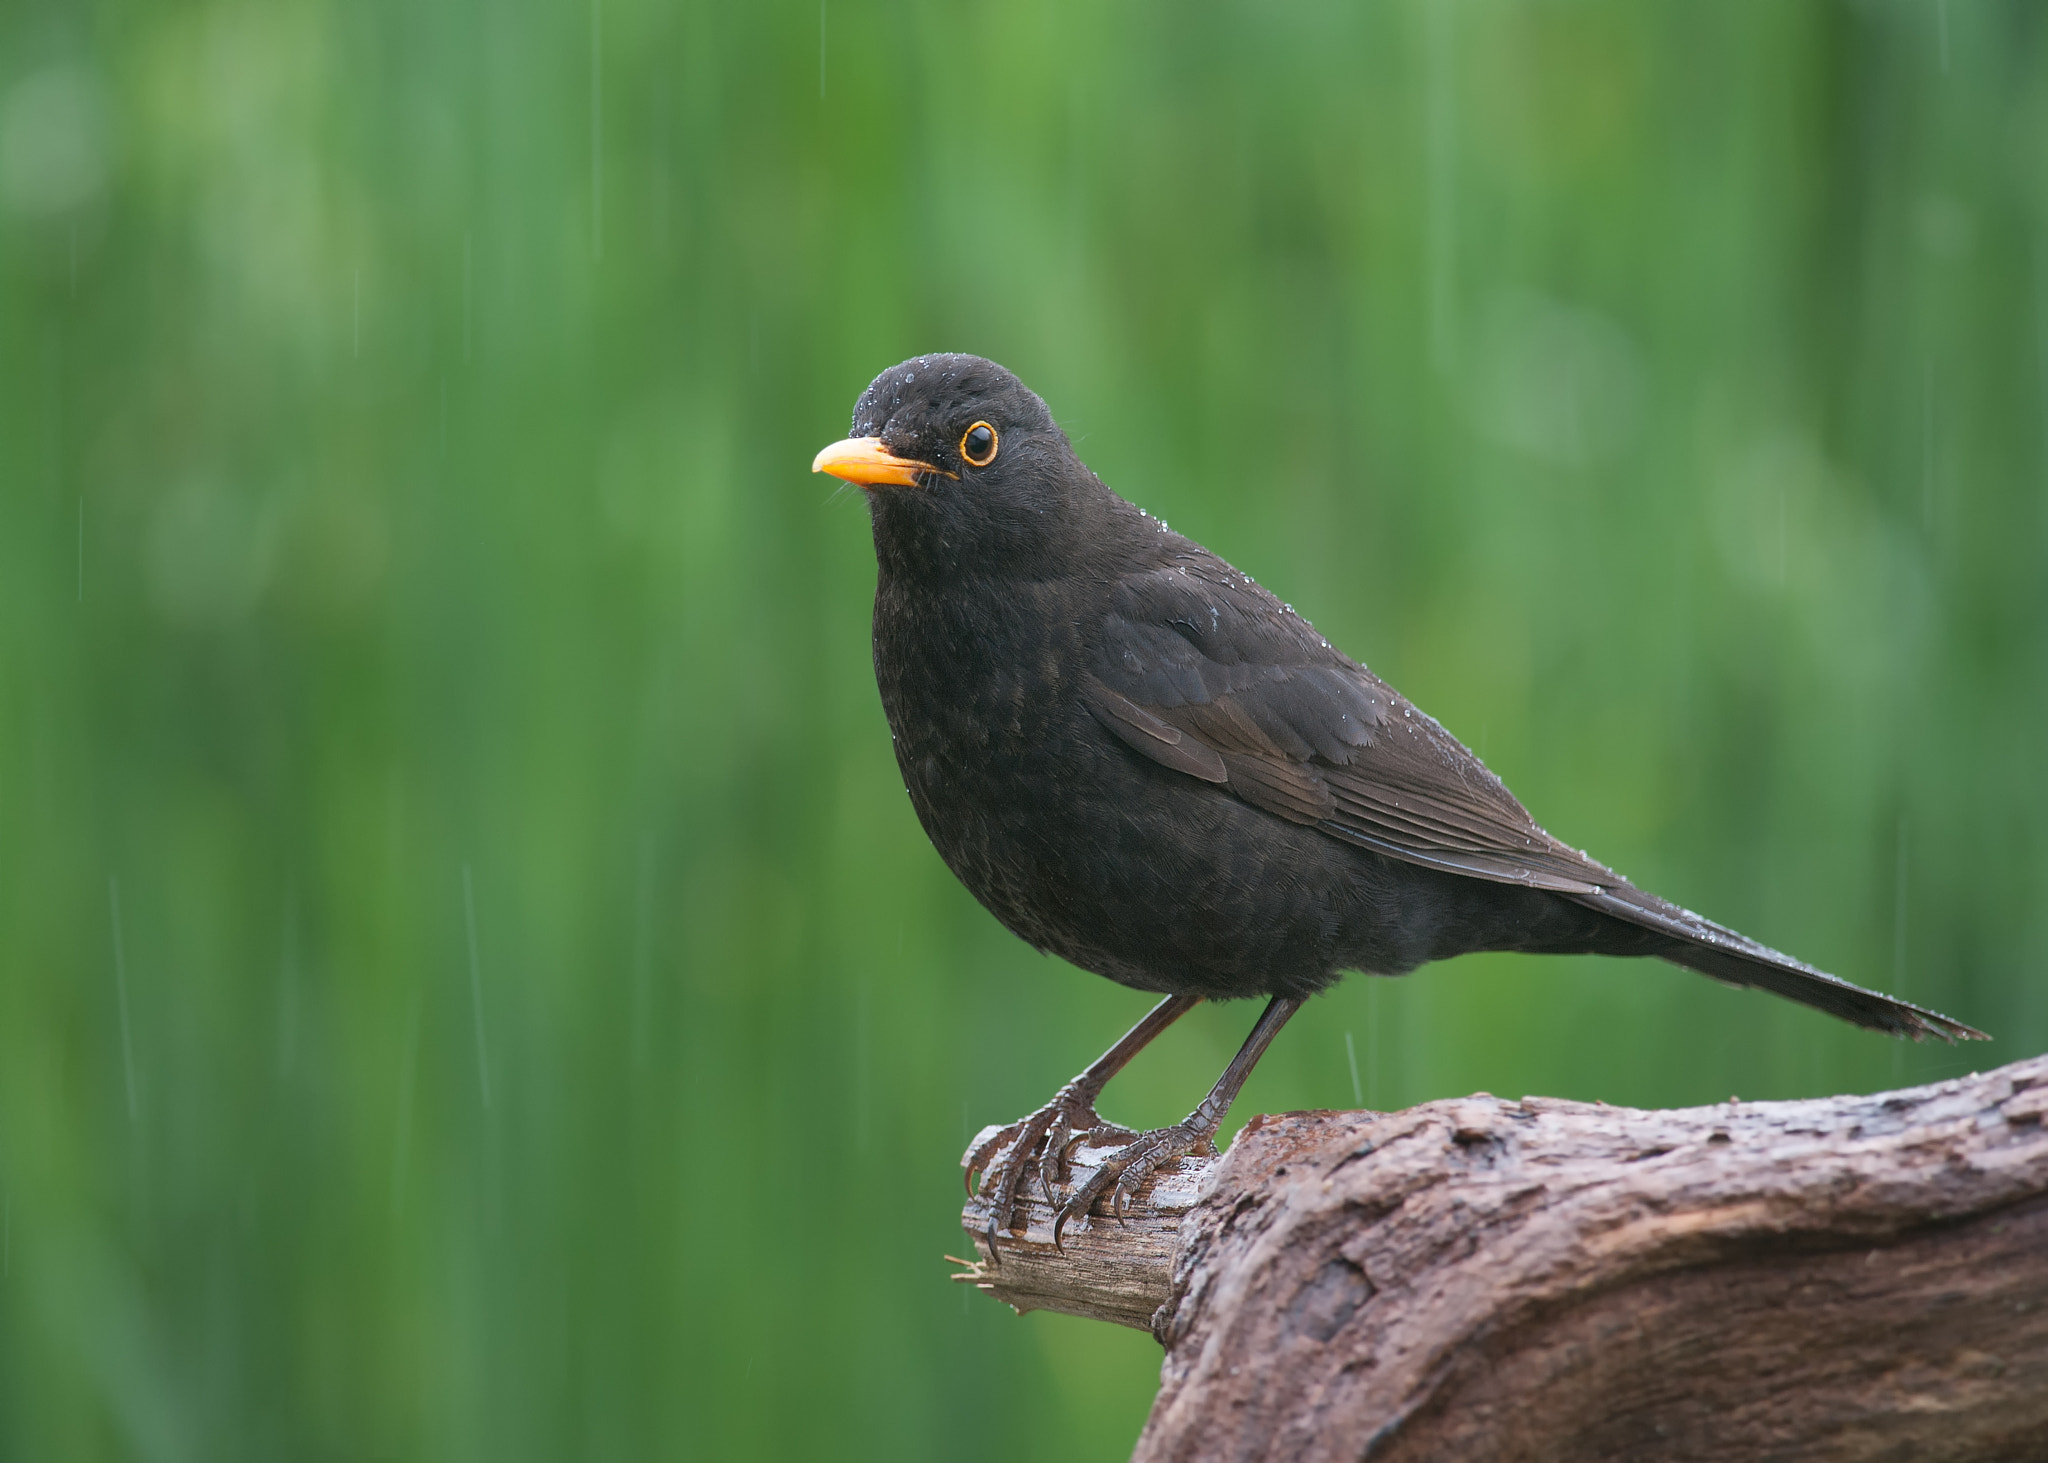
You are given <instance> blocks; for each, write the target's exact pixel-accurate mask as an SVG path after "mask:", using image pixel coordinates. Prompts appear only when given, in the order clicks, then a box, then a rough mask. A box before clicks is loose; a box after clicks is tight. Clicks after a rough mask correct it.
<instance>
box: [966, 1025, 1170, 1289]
mask: <svg viewBox="0 0 2048 1463" xmlns="http://www.w3.org/2000/svg"><path fill="white" fill-rule="evenodd" d="M1201 999H1202V998H1201V997H1200V996H1168V997H1167V998H1166V999H1165V1000H1163V1001H1161V1002H1160V1003H1159V1004H1158V1005H1156V1006H1154V1007H1153V1008H1152V1009H1151V1011H1150V1012H1148V1013H1147V1014H1146V1016H1145V1019H1144V1020H1142V1021H1140V1022H1139V1023H1138V1024H1137V1025H1136V1026H1133V1027H1132V1028H1131V1029H1130V1030H1129V1031H1127V1032H1125V1033H1124V1034H1123V1036H1122V1037H1121V1038H1119V1039H1118V1041H1117V1043H1116V1045H1115V1046H1113V1047H1111V1048H1110V1049H1109V1050H1108V1051H1106V1052H1104V1053H1103V1054H1102V1055H1101V1056H1099V1057H1097V1058H1096V1059H1095V1060H1094V1061H1093V1062H1092V1063H1090V1064H1089V1066H1088V1069H1087V1070H1086V1071H1084V1072H1083V1073H1081V1075H1080V1076H1078V1077H1076V1078H1075V1079H1074V1080H1073V1081H1071V1082H1069V1083H1068V1084H1067V1085H1066V1086H1064V1087H1062V1088H1061V1089H1060V1090H1059V1092H1058V1093H1057V1094H1055V1095H1054V1097H1053V1100H1052V1101H1051V1102H1049V1103H1047V1104H1046V1105H1045V1106H1044V1107H1042V1108H1040V1109H1039V1110H1038V1111H1037V1112H1035V1113H1032V1114H1031V1115H1030V1116H1029V1117H1026V1118H1019V1119H1018V1120H1017V1121H1016V1122H1014V1123H1011V1124H1010V1125H1009V1126H1008V1127H1006V1128H1003V1129H1001V1130H1000V1131H998V1132H995V1133H992V1134H990V1135H989V1136H988V1137H987V1138H985V1139H983V1140H982V1141H981V1142H979V1143H977V1144H975V1145H974V1146H973V1147H972V1148H969V1149H968V1150H967V1152H966V1153H964V1154H962V1155H961V1158H960V1167H961V1168H962V1169H963V1170H965V1172H966V1178H967V1192H968V1193H970V1194H971V1193H973V1192H974V1180H975V1177H976V1175H979V1174H986V1175H987V1182H985V1183H984V1184H983V1185H982V1186H981V1189H982V1193H983V1194H984V1195H986V1196H987V1197H988V1199H989V1229H988V1237H989V1248H990V1250H991V1251H993V1250H994V1248H995V1236H996V1232H997V1231H998V1230H1007V1229H1009V1228H1011V1227H1012V1225H1011V1220H1012V1217H1013V1216H1014V1214H1015V1213H1016V1208H1017V1188H1018V1186H1019V1184H1021V1183H1022V1182H1023V1180H1024V1176H1025V1174H1026V1173H1027V1172H1028V1171H1029V1170H1030V1168H1031V1167H1032V1160H1033V1159H1034V1158H1037V1159H1038V1160H1039V1162H1038V1165H1037V1166H1038V1170H1039V1181H1040V1182H1041V1183H1042V1184H1045V1185H1046V1198H1047V1199H1048V1200H1051V1199H1052V1197H1053V1195H1052V1188H1051V1185H1052V1182H1053V1180H1054V1179H1060V1178H1064V1175H1065V1171H1066V1154H1067V1150H1068V1149H1070V1148H1072V1147H1073V1145H1074V1144H1075V1143H1076V1142H1078V1141H1080V1139H1081V1138H1085V1137H1087V1136H1088V1135H1089V1134H1090V1133H1099V1134H1103V1135H1104V1136H1106V1137H1126V1138H1135V1137H1136V1136H1137V1134H1135V1133H1133V1132H1131V1131H1130V1130H1129V1129H1128V1128H1119V1127H1116V1126H1114V1125H1112V1124H1108V1123H1105V1122H1103V1121H1102V1119H1101V1117H1099V1116H1098V1115H1097V1114H1096V1111H1095V1099H1096V1098H1097V1097H1100V1096H1101V1095H1102V1089H1103V1088H1104V1087H1105V1086H1107V1085H1108V1083H1109V1079H1110V1078H1112V1077H1114V1076H1115V1075H1116V1074H1117V1073H1118V1072H1121V1071H1122V1070H1123V1069H1124V1066H1125V1065H1126V1064H1127V1063H1128V1062H1129V1061H1130V1060H1131V1058H1132V1057H1135V1056H1136V1055H1137V1054H1138V1053H1139V1052H1141V1051H1143V1050H1144V1049H1145V1046H1146V1043H1148V1042H1150V1041H1151V1040H1152V1038H1153V1037H1155V1036H1157V1035H1159V1033H1160V1032H1162V1031H1164V1030H1166V1028H1167V1027H1169V1026H1171V1025H1173V1023H1174V1022H1176V1021H1178V1020H1179V1019H1180V1018H1181V1017H1183V1016H1185V1015H1186V1014H1187V1013H1188V1012H1189V1011H1192V1010H1193V1009H1194V1008H1195V1007H1196V1006H1197V1005H1198V1004H1200V1002H1201ZM1048 1160H1050V1166H1049V1167H1048V1162H1047V1161H1048Z"/></svg>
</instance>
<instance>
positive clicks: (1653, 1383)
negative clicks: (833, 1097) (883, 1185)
mask: <svg viewBox="0 0 2048 1463" xmlns="http://www.w3.org/2000/svg"><path fill="white" fill-rule="evenodd" d="M1099 1156H1100V1155H1091V1154H1089V1153H1088V1152H1087V1151H1086V1150H1083V1152H1082V1153H1081V1154H1080V1155H1078V1157H1079V1158H1080V1159H1081V1160H1082V1162H1083V1163H1084V1164H1085V1163H1086V1162H1087V1161H1088V1160H1089V1159H1090V1158H1091V1157H1099ZM1155 1189H1156V1191H1157V1192H1158V1193H1159V1195H1160V1196H1161V1199H1162V1200H1163V1201H1164V1202H1163V1204H1162V1205H1155V1203H1154V1201H1153V1199H1152V1197H1151V1195H1150V1194H1148V1195H1146V1196H1144V1197H1143V1200H1142V1203H1141V1209H1140V1212H1138V1213H1136V1214H1134V1215H1132V1216H1131V1217H1130V1220H1129V1222H1128V1223H1127V1225H1126V1226H1125V1227H1123V1228H1119V1227H1118V1226H1117V1225H1116V1224H1115V1223H1114V1222H1113V1221H1111V1220H1109V1219H1106V1218H1104V1217H1101V1216H1099V1215H1098V1216H1092V1217H1091V1218H1090V1219H1089V1220H1088V1222H1087V1223H1086V1224H1085V1225H1083V1226H1080V1227H1078V1228H1074V1227H1070V1228H1069V1230H1068V1231H1067V1236H1066V1246H1067V1254H1066V1255H1065V1256H1060V1255H1056V1254H1054V1253H1053V1251H1052V1250H1051V1246H1050V1229H1049V1223H1050V1213H1049V1211H1048V1209H1047V1208H1046V1207H1045V1205H1044V1204H1043V1202H1042V1201H1041V1202H1039V1203H1036V1204H1034V1205H1033V1206H1032V1208H1031V1209H1030V1221H1031V1227H1030V1229H1029V1230H1028V1231H1027V1232H1026V1233H1025V1234H1024V1235H1022V1236H1017V1237H1012V1236H1007V1235H1006V1236H1004V1237H1003V1238H1002V1239H1001V1241H1000V1244H999V1249H998V1253H997V1255H996V1256H994V1257H990V1256H989V1255H988V1253H987V1250H986V1247H985V1245H984V1246H983V1247H982V1248H981V1249H980V1251H979V1253H980V1255H981V1262H980V1263H979V1264H978V1265H976V1266H974V1267H972V1268H971V1269H970V1271H969V1272H968V1274H966V1275H964V1276H962V1277H960V1278H962V1279H965V1280H969V1281H971V1282H972V1283H975V1284H978V1285H980V1286H981V1287H982V1288H984V1289H987V1290H989V1291H990V1293H991V1294H993V1295H995V1296H996V1297H997V1298H999V1299H1003V1300H1008V1301H1010V1302H1011V1303H1012V1304H1015V1305H1018V1306H1019V1307H1020V1308H1025V1309H1029V1308H1045V1309H1056V1310H1063V1311H1071V1312H1075V1313H1077V1314H1082V1315H1091V1316H1096V1317H1099V1318H1102V1319H1110V1320H1117V1321H1121V1322H1122V1323H1124V1324H1127V1325H1140V1326H1144V1327H1146V1328H1147V1329H1150V1330H1152V1331H1153V1333H1154V1334H1155V1335H1157V1336H1158V1337H1159V1338H1160V1339H1161V1340H1162V1341H1163V1342H1164V1344H1165V1346H1166V1361H1165V1366H1164V1368H1163V1376H1162V1386H1161V1389H1160V1393H1159V1397H1158V1400H1157V1401H1156V1403H1155V1404H1154V1406H1153V1410H1152V1416H1151V1419H1150V1421H1149V1422H1148V1423H1147V1425H1146V1428H1145V1432H1144V1435H1143V1437H1142V1438H1141V1439H1140V1441H1139V1444H1138V1452H1137V1456H1138V1457H1139V1458H1140V1459H1146V1460H1159V1459H1176V1460H1178V1459H1206V1458H1231V1459H1259V1458H1272V1459H1280V1458H1285V1459H1301V1460H1322V1459H1339V1458H1342V1459H1358V1458H1369V1459H1374V1460H1402V1463H1409V1460H1423V1459H1488V1460H1531V1463H1534V1460H1544V1459H1555V1458H1567V1457H1568V1458H1572V1459H1574V1460H1580V1459H1585V1460H1599V1459H1617V1460H1619V1459H1635V1458H1646V1457H1654V1458H1657V1459H1659V1460H1682V1459H1702V1460H1705V1459H1716V1460H1719V1459H1726V1458H1744V1459H1753V1458H1787V1459H1791V1458H1798V1459H1809V1458H1810V1459H1829V1460H1877V1459H1899V1460H1906V1459H1911V1460H1916V1463H1917V1460H1924V1459H1941V1460H1973V1463H1974V1460H2005V1459H2010V1460H2015V1463H2017V1460H2038V1459H2044V1458H2048V1058H2035V1059H2033V1060H2030V1061H2025V1062H2019V1063H2015V1064H2014V1065H2012V1066H2009V1067H2005V1068H2002V1069H2000V1070H1999V1071H1996V1072H1990V1073H1986V1074H1984V1075H1981V1076H1977V1075H1972V1076H1971V1077H1968V1078H1963V1079H1958V1080H1956V1081H1951V1082H1944V1083H1940V1084H1937V1085H1934V1086H1930V1087H1921V1088H1914V1089H1910V1090H1907V1091H1902V1092H1892V1093H1880V1094H1877V1095H1875V1096H1869V1097H1839V1098H1831V1099H1826V1100H1816V1101H1807V1102H1769V1103H1744V1102H1737V1101H1732V1100H1731V1101H1730V1102H1728V1103H1725V1104H1721V1105H1719V1106H1715V1107H1709V1108H1694V1109H1686V1110H1681V1111H1672V1112H1642V1111H1636V1110H1633V1109H1627V1108H1614V1107H1606V1106H1604V1105H1600V1104H1589V1103H1577V1102H1561V1101H1556V1100H1551V1099H1546V1098H1525V1099H1523V1100H1522V1101H1520V1102H1511V1101H1502V1100H1499V1099H1496V1098H1493V1097H1490V1096H1488V1095H1486V1094H1484V1093H1481V1094H1478V1095H1476V1096H1473V1097H1469V1098H1463V1099H1458V1100H1455V1101H1447V1102H1436V1103H1430V1104H1427V1105H1425V1106H1423V1107H1418V1108H1414V1109H1412V1110H1410V1111H1407V1112H1400V1113H1389V1114H1374V1113H1290V1114H1287V1115H1284V1116H1281V1117H1277V1118H1255V1119H1253V1120H1252V1122H1251V1123H1250V1124H1248V1125H1247V1126H1246V1127H1245V1129H1244V1131H1243V1132H1242V1133H1241V1134H1240V1135H1239V1137H1238V1140H1237V1142H1236V1143H1235V1144H1234V1145H1233V1146H1232V1148H1231V1150H1230V1152H1229V1154H1228V1155H1227V1156H1225V1157H1224V1158H1222V1159H1215V1160H1206V1161H1201V1162H1188V1163H1184V1164H1182V1165H1181V1166H1180V1168H1179V1170H1178V1171H1170V1172H1168V1173H1165V1174H1162V1175H1161V1176H1160V1179H1159V1181H1158V1182H1157V1184H1156V1185H1155ZM966 1218H967V1223H968V1225H969V1228H970V1231H971V1232H972V1231H975V1230H977V1229H978V1228H979V1226H980V1225H983V1224H985V1223H986V1216H985V1214H983V1213H982V1212H981V1211H980V1206H979V1205H978V1204H970V1205H969V1206H968V1211H967V1216H966ZM1169 1257H1170V1259H1169ZM1169 1265H1170V1270H1169Z"/></svg>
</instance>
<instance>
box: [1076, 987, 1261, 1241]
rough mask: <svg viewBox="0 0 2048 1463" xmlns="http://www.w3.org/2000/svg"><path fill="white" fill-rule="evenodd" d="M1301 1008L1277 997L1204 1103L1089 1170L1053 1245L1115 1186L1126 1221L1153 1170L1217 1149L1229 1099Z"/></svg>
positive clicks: (1118, 1210)
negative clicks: (1092, 1170)
mask: <svg viewBox="0 0 2048 1463" xmlns="http://www.w3.org/2000/svg"><path fill="white" fill-rule="evenodd" d="M1300 1009H1301V1001H1300V999H1299V998H1298V997H1294V996H1275V997H1274V998H1273V999H1272V1000H1271V1001H1270V1002H1269V1003H1268V1004H1267V1006H1266V1009H1265V1011H1264V1013H1263V1014H1261V1015H1260V1017H1259V1022H1258V1025H1256V1026H1254V1027H1253V1028H1252V1033H1251V1035H1250V1036H1247V1037H1246V1038H1245V1039H1244V1045H1243V1046H1241V1047H1239V1048H1238V1049H1237V1055H1236V1056H1234V1057H1232V1058H1231V1059H1230V1065H1229V1066H1227V1067H1225V1068H1224V1069H1223V1075H1222V1076H1221V1077H1218V1078H1217V1079H1216V1085H1215V1086H1214V1087H1211V1088H1210V1089H1209V1095H1208V1096H1207V1097H1205V1098H1203V1099H1202V1101H1201V1105H1200V1106H1199V1107H1197V1108H1196V1109H1195V1110H1194V1111H1193V1112H1191V1113H1189V1114H1188V1115H1187V1116H1186V1117H1184V1118H1182V1119H1181V1120H1180V1121H1179V1122H1177V1123H1175V1124H1174V1125H1173V1126H1172V1127H1170V1128H1154V1129H1153V1130H1152V1131H1151V1132H1149V1133H1139V1134H1137V1135H1135V1141H1133V1142H1131V1143H1130V1144H1128V1145H1126V1146H1125V1147H1124V1148H1123V1149H1121V1150H1120V1151H1118V1152H1117V1153H1115V1154H1114V1155H1112V1156H1111V1157H1110V1158H1109V1159H1108V1161H1107V1162H1105V1163H1104V1164H1103V1165H1102V1167H1100V1168H1098V1169H1096V1170H1095V1172H1094V1173H1092V1174H1090V1175H1089V1176H1088V1181H1087V1182H1086V1183H1084V1184H1082V1185H1081V1186H1080V1187H1079V1188H1078V1189H1076V1190H1074V1192H1073V1193H1072V1194H1071V1195H1069V1196H1068V1199H1067V1202H1066V1203H1065V1204H1064V1205H1062V1206H1061V1207H1060V1212H1059V1214H1058V1215H1057V1216H1055V1217H1054V1219H1053V1222H1052V1242H1053V1245H1054V1247H1055V1248H1057V1247H1058V1245H1059V1242H1060V1231H1061V1230H1063V1229H1065V1228H1066V1226H1067V1221H1068V1220H1070V1219H1073V1218H1076V1217H1077V1216H1079V1215H1082V1214H1086V1213H1087V1212H1088V1210H1089V1208H1090V1207H1091V1206H1092V1205H1093V1204H1094V1203H1095V1201H1096V1200H1097V1199H1099V1198H1100V1197H1102V1192H1103V1190H1105V1189H1107V1188H1109V1187H1110V1185H1112V1184H1114V1185H1115V1186H1116V1190H1115V1192H1114V1193H1113V1194H1112V1195H1111V1197H1110V1212H1111V1213H1113V1214H1114V1215H1115V1216H1116V1218H1117V1221H1118V1222H1119V1223H1121V1222H1122V1221H1123V1216H1124V1210H1125V1209H1126V1208H1128V1207H1129V1206H1130V1203H1131V1201H1132V1200H1133V1199H1135V1198H1137V1196H1138V1190H1139V1189H1141V1188H1143V1187H1144V1185H1145V1180H1146V1179H1148V1178H1150V1177H1151V1176H1152V1172H1153V1170H1154V1169H1157V1168H1158V1167H1159V1166H1160V1165H1161V1164H1163V1163H1165V1162H1166V1161H1167V1160H1168V1159H1173V1158H1184V1157H1187V1156H1188V1155H1189V1154H1199V1153H1213V1152H1215V1148H1216V1144H1215V1139H1216V1130H1217V1129H1218V1128H1220V1127H1221V1126H1222V1125H1223V1115H1224V1114H1225V1113H1227V1112H1229V1111H1230V1104H1231V1103H1232V1102H1234V1101H1236V1100H1237V1093H1238V1089H1239V1088H1241V1087H1243V1086H1244V1082H1245V1078H1247V1077H1249V1076H1251V1074H1252V1068H1253V1067H1255V1066H1256V1065H1258V1060H1259V1058H1260V1057H1261V1056H1263V1055H1264V1054H1265V1050H1266V1048H1267V1047H1268V1046H1270V1045H1271V1044H1272V1041H1273V1038H1274V1037H1275V1036H1278V1035H1279V1034H1280V1028H1281V1027H1283V1026H1285V1025H1286V1024H1287V1018H1288V1017H1290V1016H1292V1015H1293V1014H1294V1013H1295V1012H1296V1011H1299V1010H1300Z"/></svg>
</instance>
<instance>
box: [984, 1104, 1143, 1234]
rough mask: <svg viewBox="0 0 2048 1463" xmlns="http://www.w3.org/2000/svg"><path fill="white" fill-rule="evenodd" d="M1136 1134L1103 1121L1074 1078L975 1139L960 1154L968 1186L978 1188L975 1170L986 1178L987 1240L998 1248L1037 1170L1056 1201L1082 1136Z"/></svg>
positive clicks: (1109, 1138) (1106, 1138) (1100, 1138)
mask: <svg viewBox="0 0 2048 1463" xmlns="http://www.w3.org/2000/svg"><path fill="white" fill-rule="evenodd" d="M1136 1137H1138V1134H1137V1133H1136V1132H1134V1131H1132V1130H1131V1129H1129V1128H1125V1127H1121V1126H1119V1125H1117V1124H1115V1123H1105V1122H1104V1121H1103V1120H1102V1118H1101V1116H1100V1115H1099V1114H1098V1113H1097V1112H1096V1111H1095V1103H1094V1101H1093V1099H1091V1098H1089V1097H1086V1096H1084V1095H1083V1094H1082V1093H1081V1092H1080V1091H1078V1090H1077V1089H1076V1088H1075V1086H1074V1084H1073V1083H1071V1082H1070V1083H1068V1084H1067V1085H1066V1086H1065V1087H1062V1088H1061V1089H1060V1090H1059V1093H1058V1095H1057V1096H1055V1097H1054V1098H1053V1100H1052V1101H1051V1102H1048V1103H1047V1104H1046V1105H1045V1106H1044V1107H1042V1108H1040V1109H1039V1110H1038V1111H1037V1112H1035V1113H1032V1114H1031V1115H1030V1116H1029V1117H1024V1118H1019V1119H1018V1120H1017V1121H1016V1122H1014V1123H1011V1124H1010V1125H1009V1126H1008V1127H1005V1128H999V1129H997V1130H996V1131H995V1132H993V1133H991V1134H989V1135H988V1137H986V1138H984V1139H982V1140H981V1141H980V1142H979V1143H976V1144H975V1145H974V1146H973V1147H971V1148H969V1149H968V1150H967V1151H966V1152H965V1153H964V1154H962V1155H961V1156H960V1167H961V1170H962V1171H963V1173H964V1174H965V1176H966V1180H967V1192H968V1193H970V1194H972V1193H974V1192H975V1187H974V1180H975V1178H976V1176H977V1175H978V1176H980V1177H981V1179H982V1184H981V1194H982V1196H983V1197H984V1198H986V1199H987V1200H988V1206H989V1211H988V1241H989V1249H990V1250H991V1252H993V1250H994V1249H995V1237H996V1235H997V1233H998V1232H1001V1231H1008V1230H1014V1229H1016V1228H1017V1227H1018V1225H1017V1222H1016V1221H1017V1191H1018V1190H1019V1189H1020V1188H1022V1187H1023V1184H1024V1180H1025V1179H1026V1178H1027V1177H1029V1176H1030V1174H1031V1173H1032V1172H1033V1171H1034V1170H1035V1171H1036V1172H1037V1174H1038V1183H1039V1187H1040V1188H1042V1189H1043V1190H1044V1191H1045V1197H1046V1202H1048V1203H1051V1204H1057V1203H1058V1202H1059V1198H1058V1195H1057V1193H1056V1192H1055V1188H1056V1186H1058V1187H1064V1186H1065V1184H1066V1180H1067V1155H1068V1154H1070V1153H1071V1152H1073V1150H1074V1148H1075V1146H1076V1145H1077V1144H1080V1143H1082V1142H1086V1141H1091V1140H1092V1141H1094V1142H1096V1143H1102V1144H1107V1143H1113V1142H1115V1141H1117V1140H1118V1139H1120V1138H1136Z"/></svg>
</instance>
